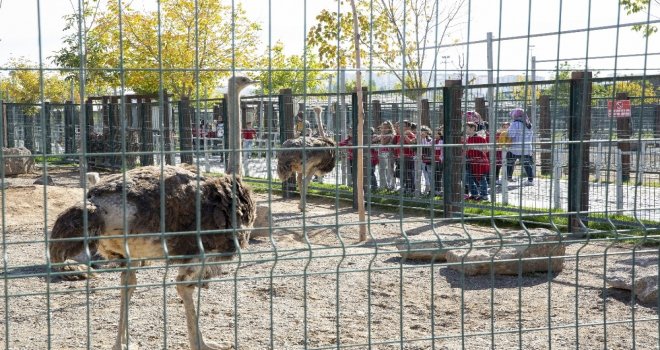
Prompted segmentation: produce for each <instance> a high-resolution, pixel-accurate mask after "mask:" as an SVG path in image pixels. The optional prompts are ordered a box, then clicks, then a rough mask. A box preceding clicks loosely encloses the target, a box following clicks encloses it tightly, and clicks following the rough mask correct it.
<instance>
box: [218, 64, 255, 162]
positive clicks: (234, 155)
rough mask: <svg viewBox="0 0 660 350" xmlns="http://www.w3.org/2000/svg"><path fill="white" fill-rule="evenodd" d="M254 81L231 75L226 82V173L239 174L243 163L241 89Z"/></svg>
mask: <svg viewBox="0 0 660 350" xmlns="http://www.w3.org/2000/svg"><path fill="white" fill-rule="evenodd" d="M255 83H256V81H254V80H251V79H250V78H247V77H244V76H238V75H236V76H233V77H231V78H229V83H228V84H227V114H228V115H227V130H228V131H229V134H228V135H225V137H226V138H227V145H228V146H229V149H230V150H231V152H230V153H229V162H228V163H227V174H236V175H241V174H242V171H243V164H242V159H241V153H242V152H241V134H242V133H241V131H242V130H241V114H240V108H239V107H240V105H241V96H240V95H241V91H242V90H243V89H245V88H246V87H248V86H249V85H252V84H255Z"/></svg>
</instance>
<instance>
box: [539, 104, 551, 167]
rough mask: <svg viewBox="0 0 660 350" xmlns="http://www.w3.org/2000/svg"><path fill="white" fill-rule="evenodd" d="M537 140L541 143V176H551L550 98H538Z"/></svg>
mask: <svg viewBox="0 0 660 350" xmlns="http://www.w3.org/2000/svg"><path fill="white" fill-rule="evenodd" d="M539 138H540V141H541V150H542V152H541V174H542V175H550V174H552V145H551V144H550V142H551V141H552V125H551V121H550V96H548V95H541V97H540V98H539Z"/></svg>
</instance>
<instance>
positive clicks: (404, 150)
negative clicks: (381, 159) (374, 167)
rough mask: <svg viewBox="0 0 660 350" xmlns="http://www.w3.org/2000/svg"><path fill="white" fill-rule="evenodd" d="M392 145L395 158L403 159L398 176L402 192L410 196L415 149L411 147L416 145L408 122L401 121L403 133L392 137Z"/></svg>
mask: <svg viewBox="0 0 660 350" xmlns="http://www.w3.org/2000/svg"><path fill="white" fill-rule="evenodd" d="M392 143H393V144H394V149H395V156H397V155H398V156H399V157H403V167H402V169H401V170H402V171H401V175H400V179H401V188H402V189H403V191H404V192H406V193H409V194H412V193H414V192H415V149H414V148H413V147H412V146H413V145H415V144H417V136H416V135H415V134H414V133H413V132H412V123H411V122H410V121H408V120H404V121H403V133H402V134H401V135H396V136H394V140H393V141H392ZM397 150H398V152H397ZM397 153H398V154H397Z"/></svg>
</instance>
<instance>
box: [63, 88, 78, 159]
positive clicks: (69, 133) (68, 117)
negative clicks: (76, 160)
mask: <svg viewBox="0 0 660 350" xmlns="http://www.w3.org/2000/svg"><path fill="white" fill-rule="evenodd" d="M73 108H74V107H73V102H71V101H66V102H64V153H65V154H71V153H73V152H74V150H75V147H74V146H73V144H74V142H73V140H74V138H75V136H76V135H75V129H74V128H73V127H74V125H73Z"/></svg>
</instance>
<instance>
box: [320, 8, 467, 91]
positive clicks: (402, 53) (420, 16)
mask: <svg viewBox="0 0 660 350" xmlns="http://www.w3.org/2000/svg"><path fill="white" fill-rule="evenodd" d="M447 3H448V2H444V1H441V2H439V1H434V0H404V1H393V0H374V1H367V0H362V1H359V2H358V3H357V5H356V6H357V11H356V12H357V22H358V27H359V31H360V33H359V36H358V39H359V43H360V45H361V46H362V47H364V48H365V49H364V50H362V51H361V58H362V59H364V60H366V59H368V58H373V59H374V61H373V65H374V68H376V69H387V70H388V72H391V73H392V74H394V75H395V76H396V77H397V79H398V80H399V82H400V83H401V85H402V86H406V87H407V88H408V89H410V90H419V91H421V89H423V88H426V87H428V86H429V85H430V82H431V79H432V76H431V75H430V74H428V73H424V71H423V70H424V68H425V67H426V68H427V69H428V62H427V61H428V60H429V59H431V60H432V59H433V56H432V55H430V54H429V52H432V51H430V50H427V49H424V48H425V47H433V46H440V45H442V42H443V40H444V38H445V37H446V36H447V35H448V34H449V32H450V31H451V29H452V28H453V26H454V25H456V20H457V18H458V15H459V13H460V12H461V9H462V7H463V5H464V4H465V0H457V1H453V2H450V4H448V5H445V4H447ZM371 4H373V9H372V8H371ZM439 4H440V5H441V6H443V5H444V7H442V8H440V9H439V8H437V7H436V6H438V5H439ZM436 12H438V13H439V16H438V17H437V18H436ZM316 20H317V21H318V23H317V25H315V26H312V27H311V28H310V30H309V33H308V44H309V46H310V47H312V48H315V49H318V52H319V56H320V59H321V62H323V64H324V66H325V67H333V68H337V67H347V66H349V65H354V64H355V55H353V54H352V53H353V52H354V50H355V44H354V43H353V33H354V30H353V23H352V13H351V12H348V11H347V12H341V13H337V12H333V11H329V10H323V11H321V13H319V15H318V16H317V17H316ZM436 21H437V22H438V23H437V26H438V31H439V32H438V37H437V40H436ZM404 28H405V30H404ZM404 63H405V68H406V69H405V73H404V72H403V69H402V68H403V65H404ZM433 64H435V63H433Z"/></svg>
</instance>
